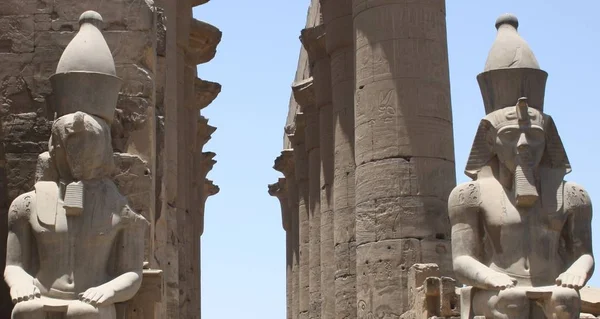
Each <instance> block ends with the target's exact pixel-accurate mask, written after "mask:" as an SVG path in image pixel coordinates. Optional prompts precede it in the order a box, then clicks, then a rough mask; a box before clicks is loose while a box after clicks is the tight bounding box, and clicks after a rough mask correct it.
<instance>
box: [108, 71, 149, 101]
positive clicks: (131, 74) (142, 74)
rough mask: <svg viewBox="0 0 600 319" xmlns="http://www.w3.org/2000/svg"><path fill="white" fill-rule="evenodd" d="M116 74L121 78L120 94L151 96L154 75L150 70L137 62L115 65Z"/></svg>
mask: <svg viewBox="0 0 600 319" xmlns="http://www.w3.org/2000/svg"><path fill="white" fill-rule="evenodd" d="M116 68H117V76H118V77H120V78H121V79H122V80H123V85H122V86H121V92H120V93H121V95H123V96H131V97H146V98H149V97H152V91H153V90H154V75H153V74H152V71H151V70H149V69H146V68H145V67H142V66H140V65H138V64H129V63H128V64H120V65H117V66H116Z"/></svg>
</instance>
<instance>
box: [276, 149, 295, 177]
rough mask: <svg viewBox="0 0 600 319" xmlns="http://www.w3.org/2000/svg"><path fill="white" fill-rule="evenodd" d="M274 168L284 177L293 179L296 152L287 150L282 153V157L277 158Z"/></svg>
mask: <svg viewBox="0 0 600 319" xmlns="http://www.w3.org/2000/svg"><path fill="white" fill-rule="evenodd" d="M273 168H274V169H275V170H276V171H278V172H281V173H282V174H283V176H285V177H287V178H291V176H293V175H294V172H295V168H294V150H292V149H287V150H283V151H281V155H279V156H277V158H276V159H275V163H274V164H273Z"/></svg>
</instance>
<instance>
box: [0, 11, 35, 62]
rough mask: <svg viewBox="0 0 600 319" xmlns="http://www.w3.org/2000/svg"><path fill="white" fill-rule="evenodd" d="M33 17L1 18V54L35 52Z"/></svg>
mask: <svg viewBox="0 0 600 319" xmlns="http://www.w3.org/2000/svg"><path fill="white" fill-rule="evenodd" d="M33 25H34V21H33V15H18V16H0V30H3V32H2V33H0V52H5V53H10V52H12V53H23V52H33V48H34V44H33V29H34V27H33Z"/></svg>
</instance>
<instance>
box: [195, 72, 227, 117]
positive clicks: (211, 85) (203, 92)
mask: <svg viewBox="0 0 600 319" xmlns="http://www.w3.org/2000/svg"><path fill="white" fill-rule="evenodd" d="M219 93H221V84H219V83H216V82H210V81H205V80H202V79H199V78H196V79H195V80H194V95H195V99H196V101H195V104H194V107H196V109H198V110H202V109H203V108H205V107H207V106H208V105H209V104H210V103H212V102H213V101H214V100H215V98H217V96H218V95H219Z"/></svg>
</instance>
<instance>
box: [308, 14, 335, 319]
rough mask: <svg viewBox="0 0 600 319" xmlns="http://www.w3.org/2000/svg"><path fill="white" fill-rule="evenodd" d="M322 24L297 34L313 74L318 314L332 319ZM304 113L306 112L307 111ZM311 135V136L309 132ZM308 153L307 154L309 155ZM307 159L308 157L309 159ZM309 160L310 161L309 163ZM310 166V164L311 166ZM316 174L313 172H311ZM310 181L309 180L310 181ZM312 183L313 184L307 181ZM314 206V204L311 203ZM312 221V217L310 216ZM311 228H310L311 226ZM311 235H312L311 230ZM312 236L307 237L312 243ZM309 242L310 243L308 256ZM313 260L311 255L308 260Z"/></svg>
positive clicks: (327, 88)
mask: <svg viewBox="0 0 600 319" xmlns="http://www.w3.org/2000/svg"><path fill="white" fill-rule="evenodd" d="M325 38H326V35H325V25H323V24H321V25H318V26H316V27H312V28H306V29H304V30H303V31H302V35H301V37H300V39H301V41H302V43H303V45H304V48H305V49H306V51H307V53H308V57H309V62H310V67H311V71H312V72H311V73H312V75H313V83H314V87H315V89H314V92H315V108H316V110H315V113H318V114H315V117H318V119H316V120H317V121H318V122H319V124H318V125H319V129H318V133H319V134H318V138H319V151H320V152H319V157H320V169H319V171H320V175H319V179H318V189H317V178H316V176H314V175H312V174H311V172H312V171H310V172H309V175H310V176H311V179H312V178H314V179H315V181H314V187H315V189H314V194H313V188H311V193H310V196H311V197H310V199H311V203H312V201H313V195H314V196H315V197H316V196H317V192H319V193H320V198H319V200H318V202H319V207H320V221H321V225H320V234H319V235H314V236H320V242H321V246H320V279H321V282H320V288H321V289H320V295H321V315H320V317H321V318H329V319H332V318H334V316H335V287H334V283H335V281H334V273H335V264H334V258H333V253H334V251H333V247H334V245H333V205H332V204H333V203H332V198H331V196H332V192H331V191H332V186H333V185H332V183H333V128H332V124H333V119H332V116H331V64H330V59H329V55H328V54H327V50H326V43H325ZM307 113H308V112H307ZM313 138H314V136H313ZM309 156H310V155H309ZM309 161H310V159H309ZM311 164H312V163H311ZM311 168H312V167H311ZM314 174H316V172H315V173H314ZM310 183H312V181H310ZM311 185H313V184H311ZM315 209H316V207H315ZM311 224H312V220H311ZM311 230H312V228H311ZM311 236H313V235H312V234H311ZM312 239H313V237H311V243H312ZM312 249H313V246H311V258H312V257H313V254H312V252H313V251H312ZM312 263H313V261H312V259H311V264H312Z"/></svg>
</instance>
